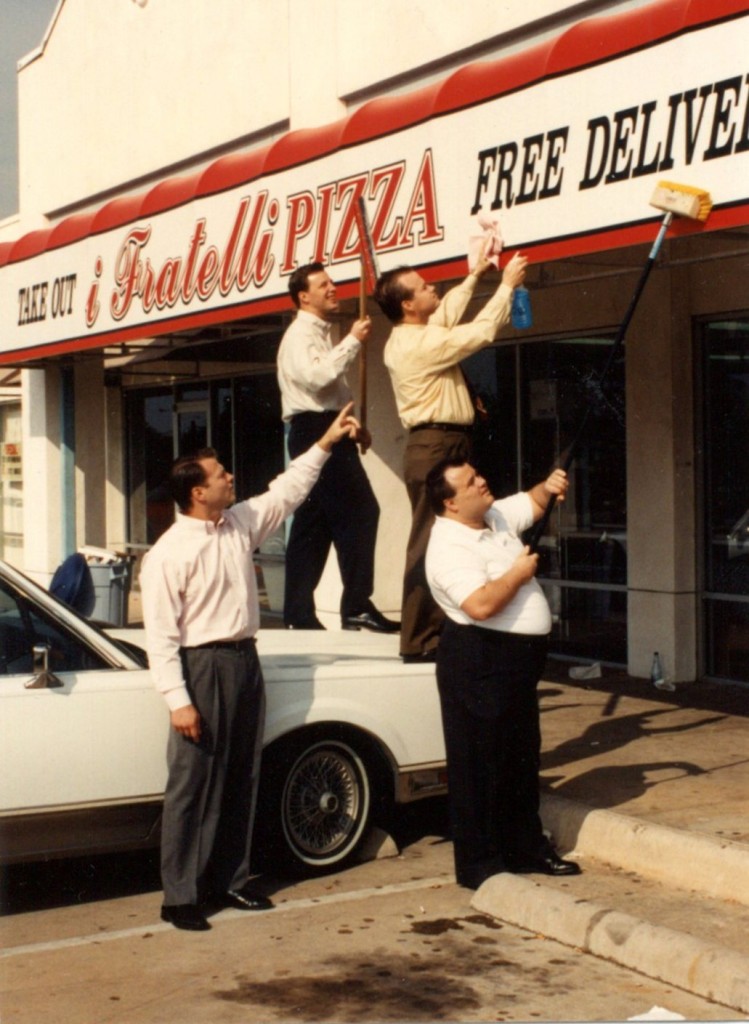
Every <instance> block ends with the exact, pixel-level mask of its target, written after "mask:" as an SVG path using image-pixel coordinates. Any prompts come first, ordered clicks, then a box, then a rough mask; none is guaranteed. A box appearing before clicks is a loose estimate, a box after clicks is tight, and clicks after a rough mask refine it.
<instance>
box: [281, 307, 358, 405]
mask: <svg viewBox="0 0 749 1024" xmlns="http://www.w3.org/2000/svg"><path fill="white" fill-rule="evenodd" d="M360 348H361V343H360V342H359V341H358V340H357V339H356V338H355V337H354V336H353V334H348V335H346V337H345V338H344V339H343V341H338V326H337V325H336V324H331V323H328V321H327V320H323V319H322V318H321V317H319V316H315V315H314V313H308V312H307V311H306V310H304V309H300V310H299V311H298V312H297V315H296V317H295V319H294V320H293V321H292V323H291V324H290V325H289V326H288V328H287V329H286V333H285V334H284V336H283V338H282V339H281V345H280V346H279V349H278V386H279V388H280V389H281V408H282V414H283V418H284V419H285V420H290V419H291V417H292V416H294V415H296V413H299V412H325V411H326V410H335V411H336V412H338V411H339V410H341V409H342V408H343V407H344V405H345V404H346V403H347V402H350V401H351V389H350V388H349V386H348V381H347V380H346V370H347V369H348V367H349V366H350V365H351V363H352V362H353V361H354V359H356V357H357V355H358V354H359V349H360Z"/></svg>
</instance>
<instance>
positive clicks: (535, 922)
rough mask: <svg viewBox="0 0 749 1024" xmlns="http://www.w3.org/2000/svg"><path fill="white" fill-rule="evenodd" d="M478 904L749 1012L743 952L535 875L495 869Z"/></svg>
mask: <svg viewBox="0 0 749 1024" xmlns="http://www.w3.org/2000/svg"><path fill="white" fill-rule="evenodd" d="M471 905H472V906H473V907H475V908H476V910H479V911H482V912H483V913H485V914H490V915H491V916H492V917H496V918H498V919H499V920H502V921H507V922H508V923H510V924H514V925H517V926H518V927H520V928H524V929H526V930H527V931H532V932H537V933H539V934H541V935H544V936H546V937H547V938H550V939H555V940H556V941H557V942H561V943H563V944H564V945H567V946H573V947H574V948H576V949H582V950H584V951H585V952H588V953H592V954H593V955H595V956H599V957H602V958H604V959H606V960H611V961H613V962H614V963H617V964H621V965H622V966H623V967H628V968H630V969H632V970H635V971H639V972H640V973H641V974H644V975H646V976H647V977H650V978H656V979H658V980H660V981H664V982H666V983H667V984H669V985H676V986H678V987H679V988H682V989H685V990H686V991H688V992H692V993H694V994H696V995H700V996H703V997H705V998H706V999H712V1000H713V1001H715V1002H718V1003H722V1004H723V1005H724V1006H729V1007H731V1008H732V1009H736V1010H740V1011H741V1012H743V1013H749V957H745V956H742V955H741V954H740V953H736V952H735V951H734V950H731V949H727V948H726V947H723V946H719V945H717V944H711V943H707V942H703V941H701V940H700V939H696V938H694V937H693V936H691V935H687V934H685V933H684V932H678V931H674V930H673V929H671V928H662V927H660V926H658V925H653V924H650V923H649V922H647V921H642V920H640V919H638V918H636V917H631V916H630V915H629V914H623V913H621V912H620V911H617V910H610V909H609V908H607V907H604V906H602V905H601V904H597V903H591V902H589V901H587V900H581V899H579V898H577V897H574V896H569V895H567V894H566V893H562V892H559V891H557V890H555V889H552V888H550V887H548V886H544V885H543V884H542V883H540V882H534V881H530V880H529V879H526V878H521V877H518V876H517V875H510V874H501V875H494V876H493V877H492V878H489V879H487V881H486V882H484V884H483V885H482V886H481V888H480V889H479V890H478V891H477V892H476V893H475V894H474V897H473V899H472V900H471Z"/></svg>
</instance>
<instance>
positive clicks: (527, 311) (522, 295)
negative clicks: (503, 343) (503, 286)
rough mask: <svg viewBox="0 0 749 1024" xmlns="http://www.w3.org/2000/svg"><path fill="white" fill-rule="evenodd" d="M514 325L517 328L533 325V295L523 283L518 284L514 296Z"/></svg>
mask: <svg viewBox="0 0 749 1024" xmlns="http://www.w3.org/2000/svg"><path fill="white" fill-rule="evenodd" d="M511 317H512V326H513V327H514V328H515V329H516V330H525V329H526V328H528V327H532V326H533V313H532V311H531V297H530V294H529V292H528V289H527V288H525V287H523V285H522V284H520V285H518V286H517V288H516V289H515V292H514V294H513V296H512V312H511Z"/></svg>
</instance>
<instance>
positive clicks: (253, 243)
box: [0, 14, 749, 362]
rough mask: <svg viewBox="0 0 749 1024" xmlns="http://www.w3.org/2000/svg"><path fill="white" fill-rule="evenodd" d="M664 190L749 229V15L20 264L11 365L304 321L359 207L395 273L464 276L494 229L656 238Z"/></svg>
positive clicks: (348, 274)
mask: <svg viewBox="0 0 749 1024" xmlns="http://www.w3.org/2000/svg"><path fill="white" fill-rule="evenodd" d="M291 140H292V141H293V136H292V137H291ZM662 179H666V180H670V181H675V182H678V183H682V184H687V185H692V186H696V187H699V188H704V189H705V190H707V191H709V192H710V193H711V195H712V198H713V201H714V203H715V204H716V207H715V211H714V212H713V214H712V215H711V218H710V221H709V223H708V225H707V227H708V228H709V229H715V228H717V227H724V226H731V225H734V224H737V223H746V221H747V219H748V217H749V14H747V15H744V16H741V17H737V18H734V19H731V20H727V21H725V22H722V23H717V24H714V25H708V26H705V27H702V28H701V29H699V30H693V31H690V32H686V33H684V34H683V35H680V36H677V37H675V38H671V39H667V40H665V41H662V42H657V43H654V44H652V45H649V46H646V47H644V48H642V49H640V50H637V51H635V52H632V53H629V54H625V55H622V56H620V57H617V58H615V59H611V60H608V61H606V62H605V63H601V64H599V65H596V66H592V67H587V68H585V69H582V70H573V71H570V72H568V73H566V74H563V75H559V76H557V77H554V78H551V79H549V80H546V81H541V82H537V83H535V84H530V85H528V86H527V87H524V88H520V89H518V90H517V91H514V92H511V93H509V94H506V95H501V96H498V97H496V98H494V99H491V100H487V101H485V102H480V103H476V105H474V106H467V107H464V108H463V109H459V110H455V111H454V112H450V113H445V114H442V115H440V116H437V117H433V118H431V119H430V120H428V121H425V122H423V123H421V124H417V125H414V126H410V127H407V128H404V129H402V130H400V131H395V132H392V133H390V134H383V135H382V136H380V137H378V138H373V139H369V140H367V141H364V142H361V143H359V144H357V145H350V146H348V147H345V148H341V149H339V150H337V151H336V152H334V153H332V154H330V153H328V154H326V155H323V156H320V157H319V158H313V159H311V160H310V159H307V160H306V162H304V163H301V164H299V165H297V166H290V167H285V168H283V169H281V170H278V171H276V172H274V173H270V174H266V175H265V176H263V177H261V178H259V179H256V180H255V181H252V182H250V183H249V184H245V185H242V186H239V187H232V188H227V189H226V190H224V191H221V192H218V193H216V194H212V195H209V196H204V197H201V198H198V199H194V200H192V201H191V202H187V203H185V204H184V205H181V206H179V207H177V208H173V209H168V210H165V211H163V212H161V213H158V214H156V215H154V216H147V217H143V218H142V219H137V220H136V221H134V222H131V223H128V224H125V225H122V226H118V227H116V228H113V229H111V230H107V231H104V232H102V233H99V234H95V235H89V236H88V237H85V238H83V239H81V240H80V241H76V242H74V243H72V244H69V245H66V246H64V247H61V248H59V249H53V250H51V251H45V252H43V253H41V254H39V255H37V256H34V257H33V258H28V259H25V260H20V261H16V262H13V261H11V262H9V263H8V264H7V265H6V266H5V267H3V268H2V270H0V318H1V320H0V361H6V362H7V361H10V354H11V353H13V352H16V353H18V352H21V351H23V352H24V353H25V354H26V356H27V357H29V358H32V357H38V356H40V355H45V354H54V353H56V352H61V351H69V350H73V349H75V348H82V347H95V346H98V345H102V344H104V343H105V342H107V341H113V340H127V339H129V338H135V337H139V336H148V335H152V334H157V333H160V332H164V331H166V330H173V329H174V328H175V327H177V326H182V327H186V326H197V325H200V324H201V323H209V322H211V323H214V322H217V321H221V320H228V319H233V318H237V317H239V316H248V315H252V313H260V312H265V311H268V310H274V309H282V308H288V299H287V295H286V282H287V279H288V276H289V274H290V273H291V272H292V270H293V269H294V268H295V267H296V266H298V265H299V264H301V263H305V262H307V261H309V260H313V259H314V260H320V261H322V262H324V263H326V264H328V265H331V267H332V268H333V274H334V276H335V277H336V279H337V280H338V281H339V283H341V282H346V281H353V280H354V279H355V278H356V277H357V276H358V272H359V265H358V236H357V231H356V226H355V221H354V209H355V205H356V202H357V199H358V197H359V196H363V197H364V198H365V200H366V203H367V207H368V212H369V220H370V224H371V226H372V233H373V239H374V244H375V248H376V250H377V254H378V258H379V262H380V266H381V268H382V269H386V268H388V267H390V266H394V265H396V264H399V263H404V262H407V263H414V264H418V265H420V266H425V265H426V266H429V267H431V268H432V270H433V276H439V275H440V274H441V275H443V276H445V275H447V274H448V273H450V274H454V275H458V274H460V273H462V272H463V270H464V267H465V263H464V257H465V253H466V248H467V243H468V237H469V235H470V234H471V233H475V230H476V229H475V218H476V215H477V214H480V213H484V214H496V215H498V216H499V218H500V226H501V230H502V234H503V236H504V239H505V243H506V245H507V246H508V247H509V248H522V249H524V250H525V251H526V252H527V253H528V255H529V256H530V258H531V260H540V259H553V258H555V256H559V255H562V254H564V255H569V254H571V253H575V252H585V251H592V250H594V249H601V248H611V247H613V246H616V245H624V244H632V243H633V242H636V241H643V240H646V239H647V238H648V237H650V235H651V234H652V235H653V236H654V233H655V230H654V224H653V221H654V220H657V219H658V214H657V213H656V211H655V210H653V209H652V208H650V207H649V205H648V202H649V199H650V196H651V194H652V191H653V188H654V186H655V185H656V183H657V182H658V181H659V180H662ZM344 293H345V290H344Z"/></svg>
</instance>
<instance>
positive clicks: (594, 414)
mask: <svg viewBox="0 0 749 1024" xmlns="http://www.w3.org/2000/svg"><path fill="white" fill-rule="evenodd" d="M612 345H613V339H611V338H606V337H583V338H580V337H577V338H570V339H558V340H553V341H552V340H549V341H537V342H526V343H524V344H522V345H518V346H507V345H503V346H501V347H500V348H494V349H488V350H485V351H484V352H482V353H480V354H479V356H475V357H472V358H471V359H469V360H467V361H466V363H465V364H464V366H465V369H466V372H467V373H468V375H469V377H470V379H471V382H472V385H473V387H474V389H475V391H476V393H477V394H478V395H479V396H480V397H481V399H482V402H483V404H484V405H485V406H486V408H487V409H488V410H489V417H488V420H487V421H486V422H484V423H482V424H480V425H479V430H478V435H479V436H478V440H477V445H476V461H477V462H478V463H479V465H480V466H481V467H482V469H483V471H484V472H485V474H486V476H487V479H488V480H489V482H490V485H491V487H492V489H493V490H494V493H495V494H507V493H509V492H511V491H515V490H518V489H522V488H527V487H530V486H532V485H533V484H534V483H536V482H537V481H538V480H540V479H543V478H545V477H546V476H547V475H548V474H549V472H550V471H551V469H552V468H553V467H554V465H556V464H559V462H560V461H561V460H562V459H563V458H564V456H565V453H566V449H567V448H568V446H569V445H570V444H571V443H572V442H573V439H574V438H576V436H577V433H578V430H579V427H580V424H581V422H582V417H583V415H584V414H585V410H586V409H587V408H588V406H590V407H591V414H590V418H589V420H588V423H587V426H586V429H585V432H584V434H583V435H582V437H581V438H580V440H579V442H578V444H577V455H576V458H575V460H574V462H573V463H572V467H571V469H570V490H569V493H568V496H567V500H566V501H565V502H564V503H560V504H559V505H558V506H557V507H556V509H555V511H554V514H553V516H552V519H551V522H550V524H549V529H548V530H547V534H546V536H545V537H543V538H542V542H541V545H540V554H541V563H540V570H539V580H540V582H541V584H542V586H543V587H544V590H545V592H546V595H547V597H548V599H549V603H550V605H551V609H552V614H553V617H554V627H553V633H552V638H551V640H552V644H551V649H552V652H553V653H555V654H557V655H562V656H569V657H574V658H591V659H595V660H598V661H604V662H610V663H613V664H625V663H626V658H627V592H626V587H627V512H626V510H627V494H626V435H625V414H624V355H623V353H622V354H621V356H620V357H619V358H618V359H617V360H615V362H614V364H613V365H612V367H611V368H610V369H609V371H608V373H607V376H606V379H605V381H604V382H603V384H601V375H602V372H603V369H604V366H605V365H606V363H607V361H608V358H609V355H610V353H611V346H612Z"/></svg>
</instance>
